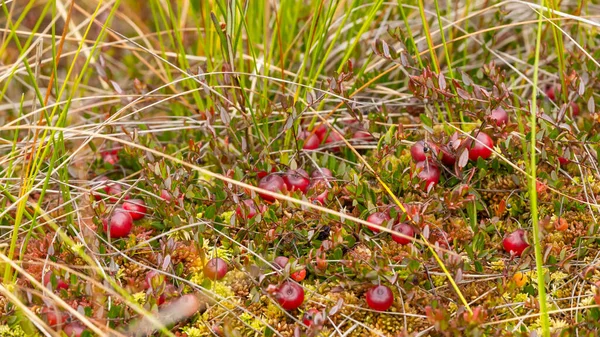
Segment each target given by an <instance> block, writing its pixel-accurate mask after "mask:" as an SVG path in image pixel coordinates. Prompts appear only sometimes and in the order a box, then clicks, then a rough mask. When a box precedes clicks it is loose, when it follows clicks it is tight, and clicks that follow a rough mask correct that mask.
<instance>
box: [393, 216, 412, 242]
mask: <svg viewBox="0 0 600 337" xmlns="http://www.w3.org/2000/svg"><path fill="white" fill-rule="evenodd" d="M392 229H393V230H394V231H396V232H398V233H401V234H404V235H406V236H410V237H414V236H415V230H414V229H413V228H412V226H411V225H409V224H407V223H405V222H403V223H400V224H397V225H395V226H394V227H392ZM392 240H394V241H396V242H397V243H399V244H401V245H407V244H409V243H410V242H411V240H410V239H409V238H405V237H402V236H400V235H396V234H392Z"/></svg>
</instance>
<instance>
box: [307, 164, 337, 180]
mask: <svg viewBox="0 0 600 337" xmlns="http://www.w3.org/2000/svg"><path fill="white" fill-rule="evenodd" d="M310 177H311V178H312V179H313V180H323V181H325V180H331V179H333V173H332V172H331V170H330V169H328V168H325V167H321V168H318V169H316V170H314V171H312V173H311V174H310Z"/></svg>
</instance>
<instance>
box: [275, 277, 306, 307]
mask: <svg viewBox="0 0 600 337" xmlns="http://www.w3.org/2000/svg"><path fill="white" fill-rule="evenodd" d="M275 297H276V298H277V301H278V302H279V305H281V307H282V308H283V309H285V310H295V309H298V307H300V306H301V305H302V302H304V289H302V287H301V286H299V285H298V284H296V283H293V282H284V283H283V284H281V285H280V286H279V288H277V291H276V293H275Z"/></svg>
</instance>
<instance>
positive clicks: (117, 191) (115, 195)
mask: <svg viewBox="0 0 600 337" xmlns="http://www.w3.org/2000/svg"><path fill="white" fill-rule="evenodd" d="M101 180H102V181H104V182H105V185H104V186H103V187H102V188H101V191H103V192H104V193H103V194H102V193H101V194H98V193H93V195H94V199H96V200H100V199H102V197H103V196H104V195H109V196H110V198H109V199H108V200H109V201H110V202H117V201H119V197H120V196H121V194H122V193H123V192H122V191H123V189H122V187H121V185H120V184H117V183H114V182H110V181H109V180H108V178H106V177H103V178H101Z"/></svg>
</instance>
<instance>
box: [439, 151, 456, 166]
mask: <svg viewBox="0 0 600 337" xmlns="http://www.w3.org/2000/svg"><path fill="white" fill-rule="evenodd" d="M440 151H441V152H442V163H443V164H444V165H446V166H454V164H455V163H456V155H455V154H454V153H453V152H452V150H450V148H449V147H448V146H442V147H440Z"/></svg>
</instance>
